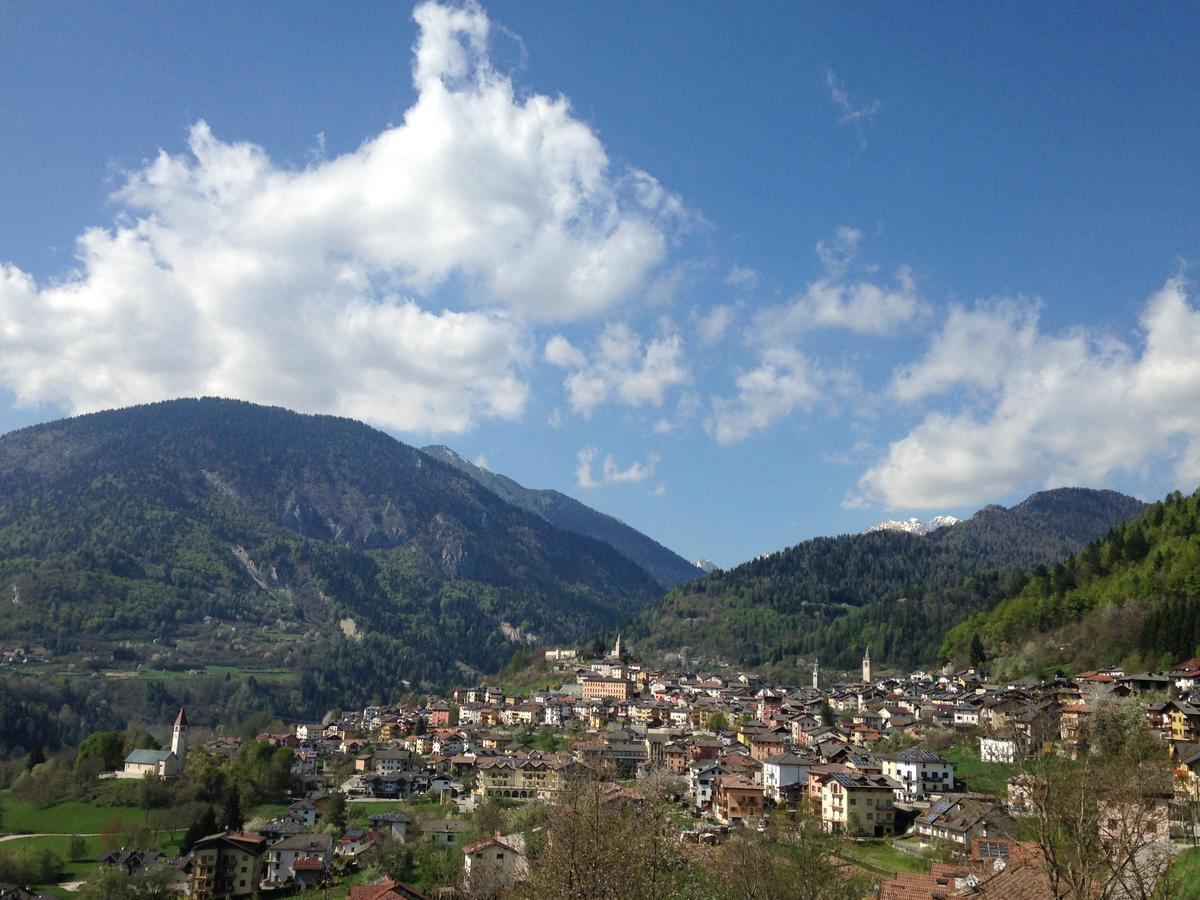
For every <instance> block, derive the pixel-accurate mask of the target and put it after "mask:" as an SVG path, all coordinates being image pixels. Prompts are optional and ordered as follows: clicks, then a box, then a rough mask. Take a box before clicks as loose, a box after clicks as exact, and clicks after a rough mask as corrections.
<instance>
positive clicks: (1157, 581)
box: [941, 492, 1200, 674]
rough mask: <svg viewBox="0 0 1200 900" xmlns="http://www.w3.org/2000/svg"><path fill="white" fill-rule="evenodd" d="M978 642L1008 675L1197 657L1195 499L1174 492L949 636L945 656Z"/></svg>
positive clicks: (1198, 501)
mask: <svg viewBox="0 0 1200 900" xmlns="http://www.w3.org/2000/svg"><path fill="white" fill-rule="evenodd" d="M975 635H979V637H980V640H981V642H982V644H983V647H984V650H985V652H986V653H987V654H988V656H989V657H991V658H993V664H994V666H995V668H996V669H997V670H998V671H1000V672H1002V673H1007V674H1026V673H1031V672H1040V671H1044V670H1047V669H1052V668H1054V667H1058V666H1063V667H1067V668H1074V669H1087V668H1092V667H1094V666H1098V665H1105V664H1109V665H1111V664H1122V665H1124V666H1125V667H1127V668H1131V669H1160V668H1165V667H1167V666H1169V665H1171V664H1173V663H1175V662H1178V661H1181V660H1183V659H1187V658H1190V657H1192V656H1196V655H1197V654H1198V653H1200V493H1197V494H1193V495H1191V496H1190V497H1188V496H1184V495H1182V494H1180V493H1178V492H1176V493H1173V494H1171V495H1170V496H1169V497H1167V498H1166V499H1165V500H1163V501H1162V502H1159V503H1155V504H1153V505H1152V506H1150V507H1149V508H1148V509H1147V510H1146V511H1145V512H1144V513H1143V514H1142V515H1141V516H1139V517H1138V518H1136V519H1134V520H1132V521H1130V522H1126V523H1124V524H1122V525H1119V526H1117V527H1115V528H1113V529H1112V531H1111V532H1110V533H1109V534H1108V535H1107V536H1106V537H1104V538H1103V539H1101V540H1099V541H1096V542H1095V543H1093V544H1091V545H1090V546H1088V547H1087V548H1086V549H1085V550H1084V551H1082V552H1081V553H1078V554H1076V555H1075V556H1072V557H1070V558H1069V559H1067V560H1065V561H1063V562H1061V563H1058V564H1056V565H1053V566H1049V567H1047V566H1040V567H1038V568H1036V569H1034V570H1033V571H1032V572H1031V573H1030V577H1029V579H1028V582H1027V583H1026V584H1025V585H1024V586H1023V588H1022V589H1021V590H1020V591H1018V592H1013V593H1012V594H1011V595H1007V596H1005V597H1004V599H1001V600H1000V601H999V602H998V603H996V604H995V605H994V606H993V607H992V608H989V609H987V610H986V611H982V612H979V613H976V614H975V615H973V616H971V617H970V618H968V619H967V620H966V621H964V622H962V623H960V624H959V625H957V626H956V627H955V628H953V629H951V630H950V632H949V633H948V635H947V636H946V640H945V642H944V643H943V646H942V650H941V652H942V655H943V656H944V657H946V658H950V659H955V660H962V659H965V658H967V656H968V655H969V653H970V645H971V642H972V640H973V638H974V636H975Z"/></svg>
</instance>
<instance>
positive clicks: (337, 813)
mask: <svg viewBox="0 0 1200 900" xmlns="http://www.w3.org/2000/svg"><path fill="white" fill-rule="evenodd" d="M322 821H323V824H324V825H325V827H326V828H327V829H329V830H330V831H332V832H333V833H334V834H341V833H342V832H344V831H345V830H346V824H347V822H348V815H347V810H346V795H345V794H343V793H342V792H341V791H334V792H333V795H332V796H331V797H330V798H329V806H328V807H327V808H326V810H325V813H324V815H323V816H322Z"/></svg>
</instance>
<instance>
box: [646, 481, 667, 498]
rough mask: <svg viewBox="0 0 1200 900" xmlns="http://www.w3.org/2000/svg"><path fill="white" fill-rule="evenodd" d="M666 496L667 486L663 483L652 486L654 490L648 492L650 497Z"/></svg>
mask: <svg viewBox="0 0 1200 900" xmlns="http://www.w3.org/2000/svg"><path fill="white" fill-rule="evenodd" d="M666 495H667V484H666V482H664V481H660V482H659V483H658V484H656V485H655V486H654V490H652V491H651V492H650V496H651V497H665V496H666Z"/></svg>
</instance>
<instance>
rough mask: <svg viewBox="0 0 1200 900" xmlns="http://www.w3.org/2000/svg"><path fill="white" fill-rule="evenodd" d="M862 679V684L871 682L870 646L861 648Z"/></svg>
mask: <svg viewBox="0 0 1200 900" xmlns="http://www.w3.org/2000/svg"><path fill="white" fill-rule="evenodd" d="M862 676H863V677H862V680H863V684H870V683H871V648H870V647H864V648H863V663H862Z"/></svg>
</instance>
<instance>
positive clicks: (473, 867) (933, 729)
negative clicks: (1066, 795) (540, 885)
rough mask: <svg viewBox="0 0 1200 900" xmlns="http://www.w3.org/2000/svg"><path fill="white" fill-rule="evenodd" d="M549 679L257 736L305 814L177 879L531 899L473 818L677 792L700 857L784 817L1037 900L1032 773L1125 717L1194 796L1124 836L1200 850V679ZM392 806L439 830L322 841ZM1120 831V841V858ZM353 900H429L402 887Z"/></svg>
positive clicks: (231, 888)
mask: <svg viewBox="0 0 1200 900" xmlns="http://www.w3.org/2000/svg"><path fill="white" fill-rule="evenodd" d="M546 664H547V667H548V670H547V672H546V674H547V675H548V676H550V680H555V681H561V685H560V686H559V687H556V688H552V689H550V688H548V689H544V690H532V691H529V692H527V693H519V694H518V693H514V694H505V692H504V691H503V690H501V689H500V688H499V687H496V686H489V685H481V686H478V687H475V688H470V689H462V690H456V691H454V692H453V693H452V694H451V695H450V696H446V697H430V698H428V700H427V701H426V702H425V703H424V704H422V705H420V706H404V707H402V706H369V707H366V708H364V709H362V710H361V711H359V712H355V713H347V714H344V715H341V716H340V717H339V718H337V719H335V720H333V721H328V722H326V723H324V724H319V723H298V724H296V725H295V727H294V728H293V729H291V730H289V731H287V732H286V733H263V734H260V735H258V736H257V738H256V739H255V740H256V742H257V743H259V744H265V745H269V746H272V747H278V748H289V749H290V750H291V751H292V754H293V757H292V759H293V764H292V769H291V781H292V792H293V795H294V797H295V798H296V799H295V801H294V802H292V803H291V804H290V806H288V807H287V809H286V811H285V812H284V813H282V814H281V815H279V816H277V817H275V818H273V819H270V820H268V821H259V822H256V823H249V824H247V825H246V826H245V828H244V829H243V830H237V831H225V832H219V833H215V834H211V835H205V836H202V837H201V838H200V839H199V840H198V841H197V842H196V843H195V845H194V846H193V847H192V848H191V849H190V852H189V853H188V854H187V855H186V856H185V857H181V858H178V859H174V860H171V864H172V866H173V867H174V870H175V871H176V873H177V874H176V876H175V881H176V885H177V887H178V888H179V889H181V890H185V891H186V893H187V896H190V897H198V898H201V897H218V896H222V897H224V896H250V895H251V894H254V893H255V892H260V893H261V894H262V895H264V896H265V895H268V894H271V893H289V892H293V891H296V890H300V889H304V888H316V887H328V886H330V885H334V884H339V883H342V881H343V879H345V878H346V876H348V875H351V874H352V873H353V872H354V871H355V870H356V868H358V866H357V864H358V862H359V861H361V860H362V859H365V858H367V855H368V854H370V853H371V852H372V850H373V848H374V849H375V850H376V851H377V850H378V847H377V845H379V844H381V843H384V842H390V841H398V842H413V841H427V842H433V843H434V844H436V845H438V846H441V847H446V848H450V849H451V852H452V853H453V857H452V858H454V859H457V860H458V862H457V865H458V868H459V875H458V877H457V879H456V884H457V886H456V887H454V888H453V889H449V888H445V889H443V893H445V894H446V895H447V896H502V895H505V894H506V893H508V892H510V891H513V890H519V888H520V885H521V883H522V881H523V880H524V879H526V878H527V877H528V875H529V872H530V867H531V860H530V859H529V858H528V856H529V849H528V847H527V845H526V842H527V838H528V835H527V834H525V833H520V832H517V833H510V834H503V833H499V832H497V833H494V834H479V833H477V831H476V829H475V828H474V827H473V825H474V822H473V819H472V814H473V813H474V812H475V811H476V810H478V809H479V808H480V807H481V806H482V805H486V804H488V803H489V802H492V803H494V804H497V805H499V806H501V807H505V808H511V807H514V806H517V805H522V804H531V803H542V804H554V803H555V802H556V800H558V799H560V798H561V796H562V795H563V794H564V792H567V791H570V790H572V789H573V785H576V784H578V783H579V780H580V779H586V778H593V779H595V778H599V779H600V780H601V781H602V782H604V783H605V784H606V785H607V787H605V788H604V790H605V791H606V793H605V794H604V796H605V798H606V802H611V803H615V804H619V803H641V802H646V801H645V795H644V794H641V795H639V794H638V793H637V791H636V787H637V786H638V785H642V784H645V783H647V782H655V783H656V785H658V786H659V788H660V790H661V793H660V795H659V796H661V797H664V798H665V799H666V802H669V803H670V805H671V808H672V809H673V810H675V815H676V816H677V819H676V821H677V823H678V840H679V842H680V847H681V851H680V852H689V851H687V849H686V848H687V847H689V846H692V845H695V846H696V847H697V848H702V847H705V846H712V845H719V844H721V843H722V842H724V841H725V840H727V839H729V837H730V836H731V835H734V834H737V833H739V832H740V831H742V830H748V831H751V832H753V831H762V830H764V829H765V828H766V827H767V823H768V822H769V821H770V819H771V817H772V816H775V817H778V816H780V815H784V816H787V815H791V816H793V817H794V816H796V815H803V814H807V815H809V816H811V817H812V821H814V822H819V823H820V827H821V829H822V830H823V831H825V832H827V833H831V834H837V835H841V836H844V837H845V838H847V839H849V840H848V841H847V847H850V848H853V847H854V846H855V844H854V841H855V840H859V841H868V842H872V843H878V842H885V843H886V842H888V841H890V840H891V839H892V838H893V837H897V838H899V837H900V836H904V837H903V839H902V841H898V842H897V845H902V846H903V847H904V848H905V849H906V851H907V852H910V853H924V852H930V851H934V850H936V851H937V852H936V855H937V857H938V859H937V861H936V862H933V863H932V865H931V866H930V867H929V871H928V872H896V873H885V872H883V871H881V870H879V869H877V868H873V867H871V864H870V863H869V862H866V861H864V860H861V859H860V858H857V857H855V856H854V855H853V853H851V854H850V855H849V856H848V857H847V859H848V861H851V862H852V863H853V862H861V863H862V865H863V866H864V871H866V872H867V873H868V874H869V876H870V879H869V880H870V884H871V889H870V891H871V894H870V895H871V896H877V897H880V898H892V900H900V898H903V900H914V898H930V900H932V898H943V897H950V896H969V897H978V898H992V897H994V898H1002V897H1011V896H1016V895H1015V894H1014V893H1013V891H1014V889H1015V888H1014V885H1016V884H1030V885H1033V886H1034V887H1033V888H1030V890H1033V891H1034V893H1030V894H1029V895H1028V896H1053V894H1052V893H1051V892H1050V887H1049V882H1048V878H1047V875H1046V867H1045V865H1044V860H1043V859H1042V856H1041V851H1040V850H1039V848H1038V846H1037V844H1036V842H1035V841H1033V840H1030V839H1029V832H1028V829H1027V828H1026V827H1023V824H1024V823H1025V822H1026V820H1027V819H1028V818H1029V817H1030V816H1033V815H1035V813H1036V811H1037V810H1036V805H1037V796H1036V795H1037V793H1038V785H1037V784H1036V778H1035V777H1034V776H1031V775H1030V774H1029V771H1028V769H1027V768H1024V767H1022V766H1021V765H1020V764H1021V763H1022V762H1023V761H1026V760H1031V759H1036V758H1038V757H1040V756H1042V755H1043V754H1055V755H1057V756H1059V757H1064V758H1068V759H1070V758H1076V759H1083V758H1086V757H1087V756H1088V754H1089V753H1090V752H1091V750H1090V748H1089V734H1090V732H1089V728H1088V723H1089V718H1090V717H1091V716H1093V715H1094V714H1098V713H1099V712H1100V711H1102V710H1111V709H1120V708H1122V707H1124V708H1126V709H1135V710H1136V711H1137V714H1138V715H1139V716H1140V717H1141V722H1140V727H1141V728H1142V729H1143V730H1144V732H1145V733H1146V734H1147V735H1152V736H1153V737H1154V739H1155V740H1156V741H1157V744H1156V746H1159V747H1161V754H1162V755H1163V756H1164V758H1166V757H1169V759H1170V763H1171V766H1172V769H1171V771H1172V773H1173V784H1167V785H1165V786H1163V787H1162V788H1161V789H1157V790H1143V791H1141V801H1139V803H1140V808H1139V809H1138V810H1137V814H1136V816H1134V815H1133V813H1132V812H1130V811H1128V810H1127V811H1125V812H1123V813H1122V814H1121V816H1120V817H1119V818H1120V820H1121V821H1120V824H1121V826H1122V829H1126V828H1127V826H1128V827H1132V828H1133V830H1134V831H1136V832H1137V833H1136V835H1134V836H1133V839H1134V840H1135V841H1136V843H1137V852H1138V853H1139V854H1143V855H1144V854H1145V853H1148V852H1151V851H1153V850H1154V849H1155V848H1157V849H1158V850H1159V851H1160V852H1161V853H1162V854H1164V858H1165V859H1166V860H1168V861H1169V858H1170V856H1171V855H1173V854H1174V853H1175V852H1177V851H1178V850H1179V849H1181V847H1182V845H1181V844H1180V841H1181V840H1183V839H1184V838H1188V839H1194V837H1195V835H1196V830H1197V829H1196V811H1197V809H1198V808H1200V804H1198V803H1197V801H1198V800H1200V659H1193V660H1189V661H1188V662H1186V663H1183V664H1181V665H1180V666H1177V667H1175V668H1174V669H1172V670H1171V671H1169V672H1165V673H1126V672H1122V671H1117V670H1110V671H1102V672H1088V673H1084V674H1082V675H1080V676H1078V677H1074V678H1067V677H1062V678H1057V679H1054V680H1053V681H1048V682H1016V683H1006V684H993V683H990V682H989V681H988V679H987V673H986V672H984V671H981V670H977V669H967V670H965V671H959V672H942V673H936V674H934V673H928V672H913V673H909V674H907V675H903V676H893V675H886V676H881V675H877V674H876V673H874V672H873V671H872V665H871V661H870V657H869V654H868V655H866V656H864V658H863V661H862V671H861V677H860V678H858V679H855V680H852V681H833V682H829V681H827V680H826V678H825V676H824V675H823V673H822V672H821V670H820V668H819V665H814V666H813V669H812V679H811V683H809V684H807V685H803V686H786V687H785V686H779V685H770V684H766V683H764V682H763V681H762V679H760V678H758V677H756V676H754V675H752V674H749V673H745V672H736V673H729V672H727V671H724V670H722V671H724V674H720V673H718V672H717V671H714V672H691V671H688V672H684V671H664V670H659V669H654V668H651V667H648V666H644V665H641V664H639V663H638V662H636V661H633V660H631V659H629V658H628V656H627V653H626V650H625V649H624V648H623V647H622V645H621V641H620V639H619V638H618V640H617V643H616V646H615V647H613V649H612V650H611V651H610V652H609V653H607V654H606V655H605V656H604V657H603V658H599V659H582V658H580V657H579V655H578V653H577V651H574V650H552V651H548V652H547V653H546ZM241 746H242V742H241V741H239V740H238V739H235V738H227V737H226V738H216V739H213V740H211V741H207V742H200V743H198V744H197V743H195V742H191V745H190V742H189V739H188V723H187V719H186V713H185V712H184V711H183V710H181V711H180V713H179V716H178V717H177V718H176V721H175V724H174V727H173V730H172V741H171V746H170V749H169V750H163V751H146V750H135V751H133V752H132V753H131V754H130V755H129V756H128V758H127V759H126V761H125V765H124V770H123V771H122V772H120V773H118V777H134V778H143V777H146V774H147V773H149V775H150V777H152V778H158V777H162V778H165V779H168V780H169V779H170V778H172V777H175V776H177V775H178V774H179V772H180V771H181V768H182V764H183V760H184V759H186V758H187V757H188V755H189V750H190V755H191V757H192V758H193V759H194V758H195V757H196V756H198V755H205V756H211V757H215V758H222V757H224V758H233V757H235V756H236V755H237V754H238V753H239V752H240V750H241ZM931 748H933V749H931ZM338 772H340V773H341V775H338V776H335V773H338ZM378 801H410V802H413V803H417V804H420V806H421V809H423V810H426V814H424V815H422V816H416V815H414V814H412V813H411V812H409V811H407V809H410V808H411V807H406V804H399V803H398V804H395V805H394V806H392V807H390V808H385V809H381V810H380V811H378V812H375V813H374V814H372V815H371V816H370V818H369V824H368V825H367V827H363V828H348V829H347V830H345V831H342V832H340V833H336V834H330V833H329V831H328V829H327V828H326V829H322V828H319V827H318V823H321V824H324V823H326V822H327V821H328V820H329V817H328V815H327V812H328V809H329V807H330V805H331V804H336V805H338V806H343V805H347V806H349V807H351V808H352V807H353V806H354V804H356V803H370V802H378ZM435 805H437V808H436V810H435V809H434V806H435ZM373 808H374V807H373ZM429 810H434V812H429ZM1114 822H1117V819H1113V818H1111V817H1110V819H1109V820H1108V826H1107V828H1108V829H1109V831H1108V832H1107V833H1106V834H1102V835H1101V841H1102V842H1104V841H1108V846H1110V847H1111V846H1112V845H1115V844H1116V843H1117V842H1118V836H1117V834H1116V833H1115V830H1114V825H1113V823H1114ZM1133 823H1135V824H1133ZM1120 839H1121V840H1128V839H1129V835H1121V836H1120ZM1173 840H1174V843H1173V842H1172V841H1173ZM151 853H153V851H148V850H142V849H140V848H133V849H129V848H126V849H123V850H122V851H121V852H120V853H115V854H114V853H109V854H107V855H106V856H105V857H104V858H102V859H101V863H102V864H104V865H108V866H112V865H122V866H125V867H126V868H127V869H130V871H132V869H131V868H130V867H131V866H132V867H136V866H137V865H142V864H144V863H145V861H146V859H147V856H146V854H151ZM131 854H132V855H131ZM137 854H141V855H140V856H138V855H137ZM156 858H157V855H156ZM1139 858H1140V857H1139ZM885 868H886V867H885ZM1164 868H1165V864H1164ZM485 886H486V889H485ZM456 891H457V893H455V892H456ZM5 896H8V895H5ZM14 896H16V895H14ZM346 896H348V897H350V898H353V900H364V898H371V900H381V898H395V897H406V898H415V897H420V896H422V894H421V893H420V892H418V891H417V890H416V889H415V888H414V887H412V886H408V885H405V884H403V883H401V882H398V881H393V880H391V879H383V880H382V881H377V882H375V883H372V884H359V885H356V886H351V887H349V889H348V893H347V894H346Z"/></svg>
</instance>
